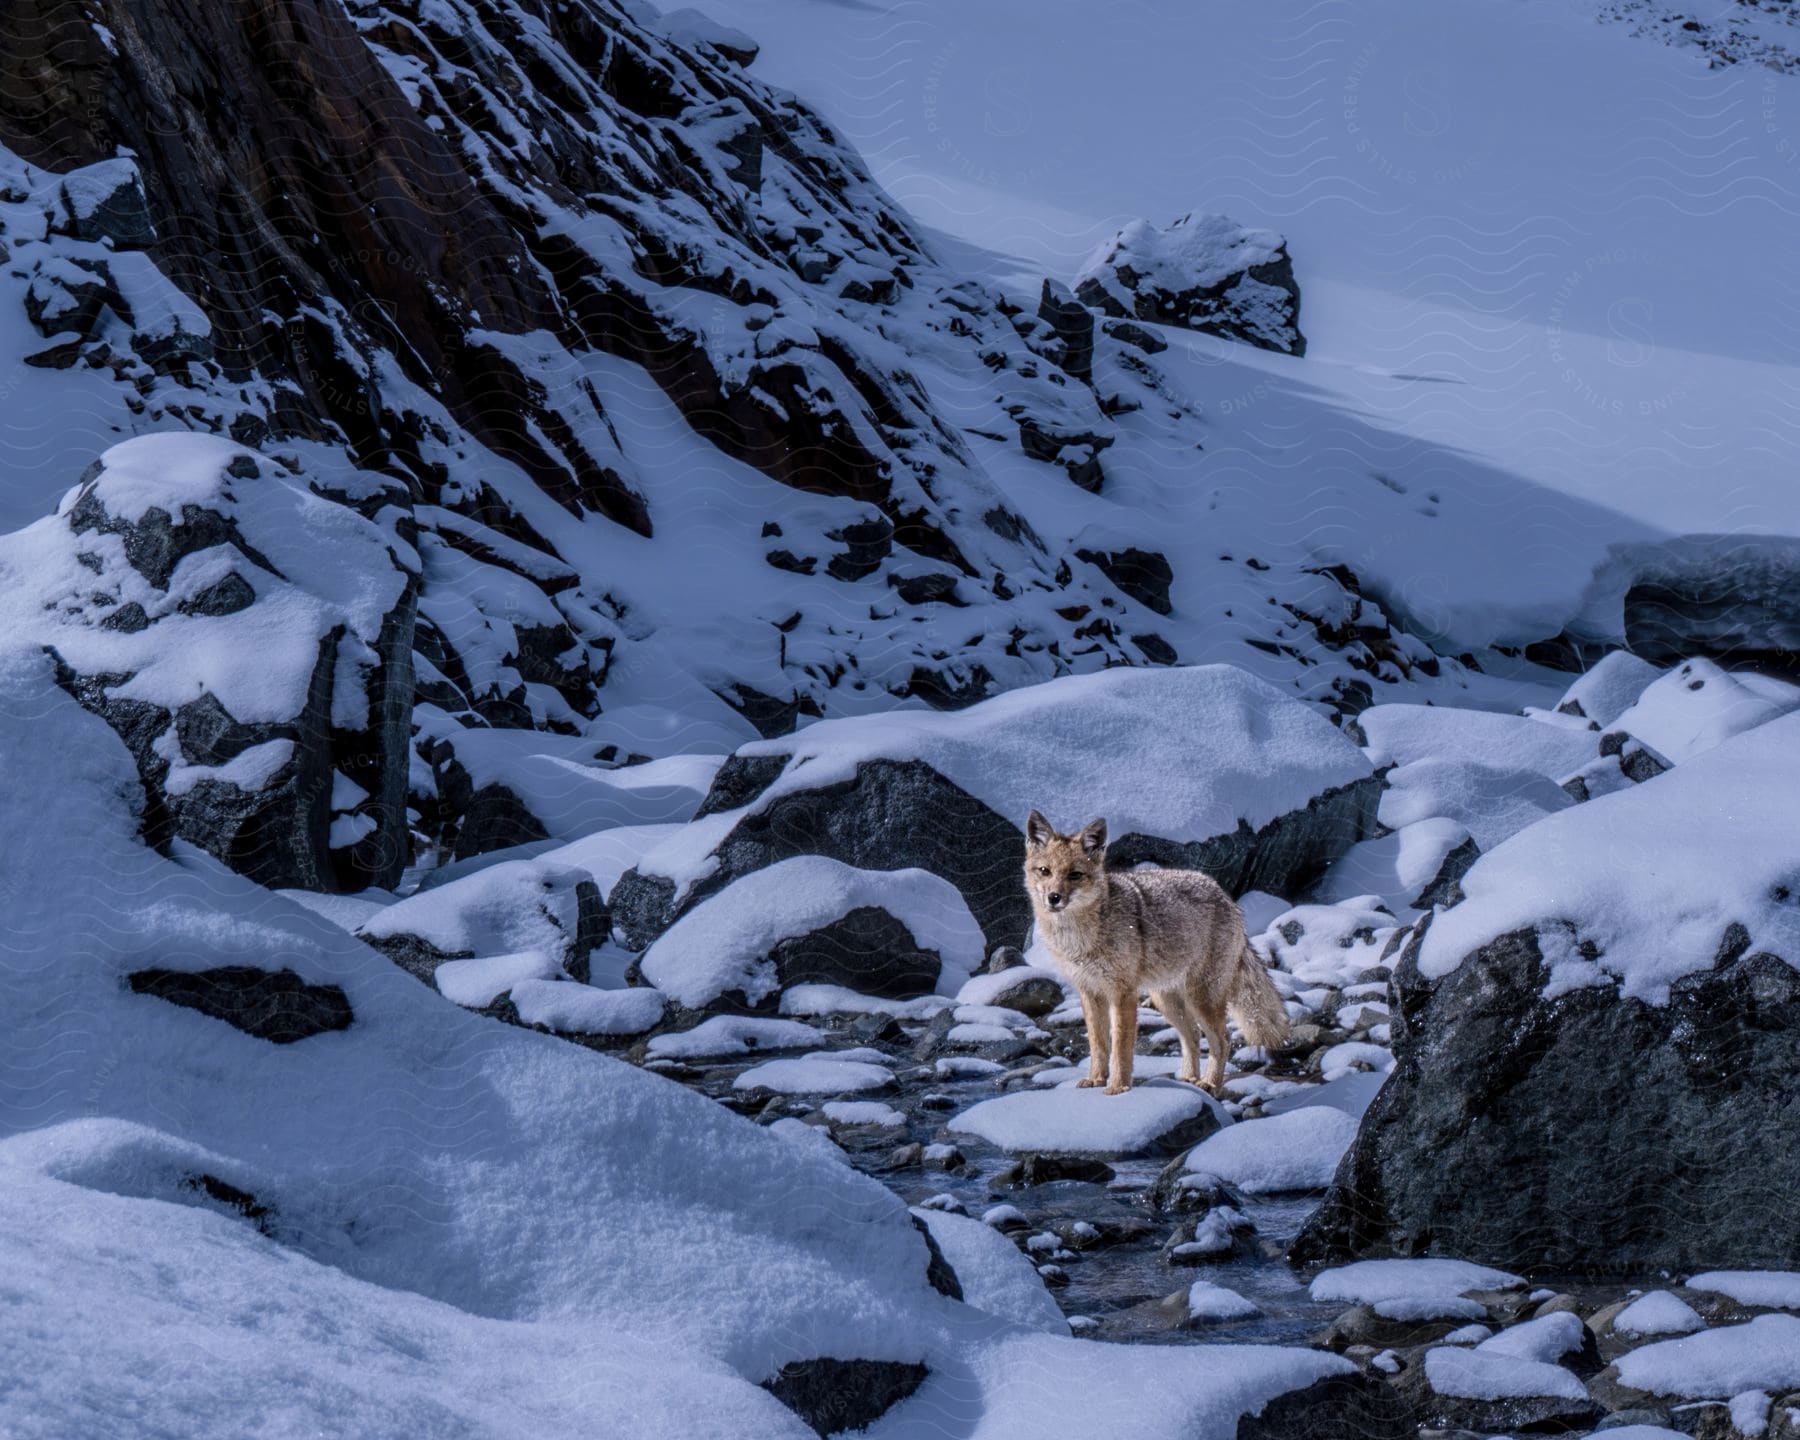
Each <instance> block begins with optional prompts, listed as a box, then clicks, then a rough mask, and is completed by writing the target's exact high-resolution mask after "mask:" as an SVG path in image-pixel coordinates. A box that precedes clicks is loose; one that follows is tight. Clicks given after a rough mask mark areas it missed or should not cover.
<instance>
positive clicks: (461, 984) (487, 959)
mask: <svg viewBox="0 0 1800 1440" xmlns="http://www.w3.org/2000/svg"><path fill="white" fill-rule="evenodd" d="M557 974H558V968H557V964H556V962H555V961H554V960H552V959H550V958H549V957H547V956H546V955H544V953H543V952H542V951H539V950H521V951H519V952H517V953H515V954H510V955H484V956H481V957H479V958H478V959H473V960H446V961H445V962H444V963H443V964H442V965H440V966H438V967H437V969H436V971H435V972H433V974H432V979H433V980H435V981H436V982H437V988H438V992H439V993H440V994H441V995H443V996H444V998H445V999H447V1000H453V1001H455V1002H456V1003H457V1004H458V1005H466V1006H468V1007H469V1008H471V1009H474V1010H479V1009H481V1008H482V1007H484V1006H487V1005H492V1004H493V1003H494V1002H495V1001H496V1000H498V999H499V998H500V997H501V996H502V995H504V994H506V992H507V991H509V990H511V989H512V988H513V987H514V986H515V985H519V984H522V983H524V982H526V981H531V980H540V981H546V982H548V981H552V980H554V979H555V977H556V975H557ZM596 993H598V992H596Z"/></svg>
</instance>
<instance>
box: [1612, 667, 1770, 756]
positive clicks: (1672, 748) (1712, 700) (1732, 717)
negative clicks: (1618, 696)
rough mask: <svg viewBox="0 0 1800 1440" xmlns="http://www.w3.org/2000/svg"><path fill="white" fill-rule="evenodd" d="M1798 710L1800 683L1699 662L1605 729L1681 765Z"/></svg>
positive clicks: (1667, 678)
mask: <svg viewBox="0 0 1800 1440" xmlns="http://www.w3.org/2000/svg"><path fill="white" fill-rule="evenodd" d="M1795 709H1800V685H1793V684H1790V683H1789V682H1787V681H1785V680H1776V679H1773V678H1772V677H1770V676H1767V675H1758V674H1755V673H1753V672H1745V673H1742V674H1734V673H1732V672H1730V671H1726V670H1721V669H1720V668H1719V666H1718V665H1717V664H1715V663H1714V662H1713V661H1711V660H1707V659H1703V658H1697V659H1693V660H1687V661H1683V662H1682V663H1681V664H1680V665H1677V666H1676V667H1675V668H1674V669H1673V670H1671V671H1669V673H1668V674H1666V675H1664V676H1662V677H1661V678H1660V679H1657V680H1655V681H1654V682H1652V683H1651V684H1650V685H1648V686H1646V687H1645V689H1644V691H1643V692H1642V693H1641V694H1640V695H1639V696H1638V698H1637V700H1636V702H1635V703H1633V704H1632V705H1631V706H1630V707H1629V708H1628V709H1626V710H1624V711H1622V712H1620V714H1619V715H1618V716H1617V717H1615V718H1614V720H1613V721H1612V723H1611V724H1609V725H1608V726H1607V727H1606V728H1607V731H1608V732H1609V734H1618V733H1621V732H1622V733H1623V734H1625V735H1629V736H1631V737H1632V738H1633V739H1635V740H1638V741H1640V742H1641V743H1643V744H1644V745H1647V746H1649V747H1650V749H1651V750H1652V751H1653V752H1654V753H1655V754H1656V755H1657V756H1658V757H1659V758H1660V759H1661V760H1662V761H1663V762H1664V763H1665V764H1669V765H1679V764H1681V763H1682V762H1683V761H1686V760H1690V759H1692V758H1693V757H1694V756H1696V755H1700V754H1703V753H1704V752H1706V751H1708V750H1710V749H1712V748H1713V747H1714V746H1715V745H1718V744H1720V743H1721V742H1723V741H1725V740H1729V739H1730V738H1731V737H1732V736H1733V735H1737V734H1741V733H1742V732H1743V731H1745V730H1754V729H1755V728H1756V727H1757V726H1758V725H1766V724H1768V722H1769V721H1771V720H1773V719H1775V718H1776V717H1777V716H1779V715H1785V714H1787V713H1788V712H1789V711H1791V710H1795Z"/></svg>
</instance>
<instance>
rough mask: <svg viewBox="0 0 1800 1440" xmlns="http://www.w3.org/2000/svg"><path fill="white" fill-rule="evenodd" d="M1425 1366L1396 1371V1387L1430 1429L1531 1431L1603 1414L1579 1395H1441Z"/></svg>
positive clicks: (1585, 1426) (1583, 1422)
mask: <svg viewBox="0 0 1800 1440" xmlns="http://www.w3.org/2000/svg"><path fill="white" fill-rule="evenodd" d="M1426 1371H1427V1367H1426V1366H1425V1365H1423V1364H1420V1365H1415V1366H1412V1367H1410V1368H1408V1369H1406V1370H1404V1371H1402V1372H1401V1373H1400V1375H1399V1376H1398V1377H1397V1378H1396V1380H1395V1389H1396V1390H1397V1391H1398V1392H1399V1394H1400V1395H1401V1396H1402V1397H1403V1398H1405V1399H1406V1400H1408V1401H1410V1402H1411V1405H1412V1409H1413V1413H1414V1415H1415V1416H1416V1417H1417V1419H1418V1422H1419V1424H1421V1425H1422V1426H1424V1427H1426V1428H1430V1429H1439V1430H1453V1429H1454V1430H1470V1431H1473V1432H1475V1433H1476V1434H1478V1435H1496V1434H1516V1433H1518V1432H1519V1431H1521V1430H1527V1431H1533V1432H1544V1431H1549V1432H1569V1431H1584V1432H1585V1431H1587V1430H1589V1429H1591V1428H1592V1427H1593V1426H1594V1424H1595V1422H1597V1421H1598V1420H1599V1419H1600V1418H1601V1417H1602V1416H1604V1415H1605V1414H1606V1410H1605V1408H1604V1407H1602V1406H1601V1405H1600V1404H1598V1403H1597V1402H1596V1401H1594V1400H1592V1399H1590V1398H1588V1397H1586V1396H1583V1397H1582V1398H1581V1399H1579V1400H1571V1399H1568V1398H1566V1397H1563V1396H1557V1395H1514V1396H1506V1397H1503V1398H1499V1399H1493V1400H1474V1399H1467V1398H1465V1397H1462V1396H1456V1395H1441V1394H1439V1393H1438V1392H1437V1391H1435V1390H1433V1389H1432V1388H1431V1385H1430V1382H1429V1379H1428V1378H1427V1373H1426Z"/></svg>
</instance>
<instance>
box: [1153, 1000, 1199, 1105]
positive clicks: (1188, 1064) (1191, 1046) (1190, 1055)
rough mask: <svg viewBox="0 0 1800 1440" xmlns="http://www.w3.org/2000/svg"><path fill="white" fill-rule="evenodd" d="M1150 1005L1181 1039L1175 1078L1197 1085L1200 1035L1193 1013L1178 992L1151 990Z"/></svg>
mask: <svg viewBox="0 0 1800 1440" xmlns="http://www.w3.org/2000/svg"><path fill="white" fill-rule="evenodd" d="M1150 1003H1151V1004H1152V1005H1154V1006H1155V1007H1156V1008H1157V1009H1158V1010H1160V1011H1161V1012H1162V1017H1163V1019H1165V1020H1167V1021H1168V1022H1169V1023H1170V1024H1171V1025H1173V1026H1174V1027H1175V1033H1176V1034H1177V1035H1179V1036H1180V1037H1181V1069H1180V1071H1179V1072H1178V1073H1177V1074H1176V1076H1175V1078H1176V1079H1177V1080H1185V1081H1187V1082H1188V1084H1190V1085H1198V1084H1199V1083H1200V1070H1199V1056H1200V1034H1199V1031H1198V1030H1197V1029H1196V1028H1195V1026H1194V1012H1193V1011H1192V1010H1190V1009H1189V1008H1188V1004H1187V1001H1186V999H1185V998H1183V996H1182V993H1181V992H1180V991H1179V990H1152V991H1151V992H1150Z"/></svg>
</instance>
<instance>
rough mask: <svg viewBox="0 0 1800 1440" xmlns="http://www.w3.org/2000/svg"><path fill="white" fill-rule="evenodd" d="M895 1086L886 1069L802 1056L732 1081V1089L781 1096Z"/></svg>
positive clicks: (774, 1062)
mask: <svg viewBox="0 0 1800 1440" xmlns="http://www.w3.org/2000/svg"><path fill="white" fill-rule="evenodd" d="M893 1083H894V1072H893V1071H892V1070H889V1069H887V1068H886V1067H885V1066H881V1065H872V1064H869V1063H867V1062H866V1061H861V1060H839V1059H835V1058H833V1057H831V1056H801V1057H799V1058H797V1059H793V1060H770V1061H768V1062H767V1063H766V1064H762V1065H753V1066H751V1067H750V1069H748V1070H746V1071H744V1073H743V1074H741V1075H739V1076H738V1077H737V1079H735V1080H733V1081H732V1082H731V1088H732V1089H733V1090H773V1091H775V1092H776V1093H778V1094H781V1095H839V1094H847V1093H850V1092H852V1091H856V1090H881V1089H884V1088H886V1087H887V1086H889V1085H892V1084H893Z"/></svg>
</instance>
